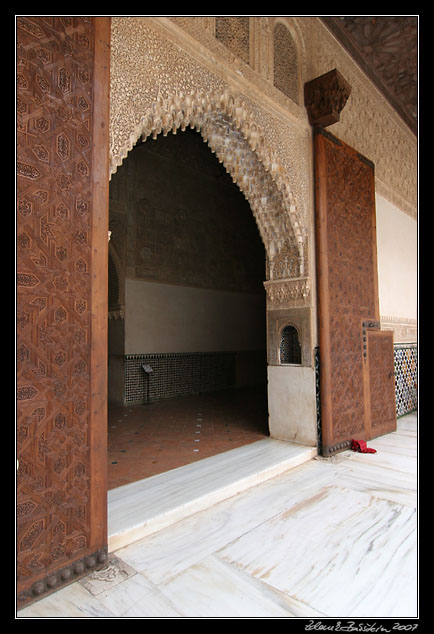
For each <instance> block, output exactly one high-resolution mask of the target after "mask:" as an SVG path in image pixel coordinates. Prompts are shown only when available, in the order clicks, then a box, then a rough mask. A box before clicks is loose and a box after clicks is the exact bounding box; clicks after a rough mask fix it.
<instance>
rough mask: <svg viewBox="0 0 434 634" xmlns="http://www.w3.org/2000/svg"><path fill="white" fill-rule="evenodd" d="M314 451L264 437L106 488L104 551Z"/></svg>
mask: <svg viewBox="0 0 434 634" xmlns="http://www.w3.org/2000/svg"><path fill="white" fill-rule="evenodd" d="M316 455H317V448H316V447H308V446H305V445H298V444H295V443H291V442H285V441H282V440H274V439H272V438H264V439H263V440H258V441H256V442H254V443H251V444H249V445H245V446H244V447H237V448H236V449H231V450H229V451H226V452H224V453H220V454H217V455H215V456H212V457H210V458H205V459H203V460H199V461H197V462H194V463H193V464H189V465H186V466H183V467H178V468H176V469H172V470H171V471H167V472H166V473H161V474H158V475H155V476H151V477H149V478H146V479H144V480H139V481H138V482H132V483H130V484H125V485H123V486H120V487H117V488H115V489H111V490H110V491H109V492H108V549H109V552H113V551H115V550H118V549H119V548H122V547H123V546H126V545H128V544H131V543H132V542H135V541H137V540H139V539H142V538H143V537H146V536H148V535H151V534H152V533H155V532H157V531H159V530H161V529H163V528H166V527H167V526H170V525H171V524H174V523H175V522H178V521H180V520H181V519H184V518H186V517H188V516H190V515H194V514H195V513H198V512H200V511H203V510H205V509H207V508H210V507H211V506H213V505H214V504H217V503H218V502H221V501H223V500H226V499H228V498H229V497H232V496H233V495H236V494H238V493H241V492H242V491H245V490H247V489H249V488H250V487H253V486H255V485H257V484H260V483H261V482H265V481H266V480H268V479H270V478H273V477H275V476H277V475H280V474H281V473H284V472H285V471H288V470H289V469H293V468H294V467H297V466H299V465H301V464H303V463H304V462H307V461H309V460H311V459H313V458H314V457H315V456H316Z"/></svg>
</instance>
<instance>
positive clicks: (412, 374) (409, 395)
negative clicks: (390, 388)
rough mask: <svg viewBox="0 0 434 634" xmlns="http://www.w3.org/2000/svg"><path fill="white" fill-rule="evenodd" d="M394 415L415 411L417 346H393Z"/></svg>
mask: <svg viewBox="0 0 434 634" xmlns="http://www.w3.org/2000/svg"><path fill="white" fill-rule="evenodd" d="M394 360H395V397H396V415H397V416H402V415H403V414H407V413H408V412H412V411H413V410H415V409H417V346H416V344H398V345H395V346H394Z"/></svg>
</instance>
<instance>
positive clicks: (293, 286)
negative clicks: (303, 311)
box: [264, 277, 312, 310]
mask: <svg viewBox="0 0 434 634" xmlns="http://www.w3.org/2000/svg"><path fill="white" fill-rule="evenodd" d="M264 286H265V290H266V293H267V310H279V309H282V308H295V307H302V306H310V305H311V298H312V296H311V279H310V278H309V277H298V278H290V279H283V280H269V281H267V282H264Z"/></svg>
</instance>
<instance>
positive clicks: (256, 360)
mask: <svg viewBox="0 0 434 634" xmlns="http://www.w3.org/2000/svg"><path fill="white" fill-rule="evenodd" d="M110 230H111V231H112V234H111V241H110V258H109V317H110V318H109V424H108V432H109V436H108V439H109V488H114V487H115V486H120V485H121V484H125V483H127V482H131V481H133V480H136V479H141V478H144V477H148V476H150V475H154V474H156V473H161V472H162V471H166V470H169V469H172V468H175V467H178V466H181V465H183V464H188V463H189V462H192V461H194V460H198V459H202V458H205V457H207V456H210V455H213V454H215V453H220V452H221V451H226V450H227V449H229V448H233V447H236V446H240V445H242V444H246V443H249V442H253V441H255V440H257V439H258V438H261V437H264V436H266V435H268V422H267V420H268V412H267V396H266V383H267V378H266V371H267V370H266V328H265V313H266V311H265V291H264V287H263V281H264V280H265V250H264V246H263V243H262V240H261V238H260V235H259V232H258V228H257V226H256V222H255V219H254V216H253V214H252V211H251V209H250V206H249V204H248V202H247V200H246V199H245V198H244V196H243V194H242V193H241V192H240V190H239V188H238V186H237V185H236V184H234V183H233V181H232V178H231V177H230V175H229V174H228V173H227V172H226V171H225V169H224V166H223V165H221V164H220V163H219V162H218V160H217V159H216V157H215V156H214V154H213V153H212V152H211V150H210V149H209V148H208V146H207V145H206V144H205V143H204V142H203V139H202V137H201V136H200V134H199V133H197V132H195V131H193V130H190V129H187V130H186V131H185V132H182V133H181V132H180V133H178V134H176V135H174V134H171V133H170V134H168V135H167V137H164V136H162V135H160V136H159V137H158V138H157V140H155V141H153V140H147V141H146V142H144V143H143V142H139V143H138V144H137V145H136V146H135V148H134V149H133V150H132V151H131V152H130V154H129V156H128V158H127V159H126V160H125V162H124V164H123V165H122V166H121V167H120V168H119V170H118V172H117V173H116V174H114V175H113V177H112V181H111V185H110ZM144 368H145V369H146V368H147V369H148V370H149V368H150V369H151V372H146V370H145V369H144Z"/></svg>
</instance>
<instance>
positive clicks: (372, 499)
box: [18, 417, 418, 621]
mask: <svg viewBox="0 0 434 634" xmlns="http://www.w3.org/2000/svg"><path fill="white" fill-rule="evenodd" d="M402 423H404V424H402ZM416 426H417V419H416V417H409V418H408V419H404V420H403V419H401V420H400V421H398V431H397V432H393V434H388V435H387V436H384V437H381V438H379V439H375V440H374V441H372V443H375V447H377V448H378V453H376V454H357V453H355V452H351V451H346V452H342V453H340V454H338V455H336V456H332V457H330V458H322V457H320V456H315V457H314V458H313V459H309V460H308V461H307V462H304V463H303V464H300V465H298V466H295V467H294V468H292V469H289V470H286V471H284V472H283V473H280V474H278V475H276V477H269V478H267V479H265V480H263V481H261V482H259V483H258V484H256V485H255V486H253V487H249V488H247V489H245V490H243V491H241V492H240V493H239V494H235V495H233V496H231V497H228V498H225V499H223V500H221V501H219V502H217V503H216V504H214V505H212V506H210V507H207V508H205V509H203V510H201V511H198V512H196V513H195V514H191V515H189V516H188V517H184V518H183V519H180V520H179V521H177V522H176V523H173V524H170V525H167V526H166V527H165V528H162V529H161V530H158V531H157V532H154V533H152V534H150V535H148V536H145V537H143V538H142V539H140V540H139V541H135V542H134V543H130V544H128V545H125V546H124V547H122V548H119V549H117V550H116V553H111V554H110V561H111V562H116V565H115V566H114V568H110V567H109V568H108V569H107V570H106V572H105V573H104V571H98V574H96V575H89V576H88V577H87V578H85V579H82V580H80V581H78V582H75V583H73V584H71V585H70V586H67V587H66V588H64V589H62V590H59V591H57V592H55V593H54V594H53V595H51V596H48V597H46V598H44V599H41V600H40V601H38V602H35V603H34V604H32V605H30V606H28V607H27V608H24V609H23V610H21V611H20V612H19V613H18V618H104V619H111V618H154V619H156V618H158V619H161V618H165V619H168V618H170V619H174V618H182V619H184V618H281V619H282V618H287V619H294V618H305V619H306V618H317V619H321V620H323V619H326V618H361V619H368V618H369V619H372V618H386V619H394V620H396V621H399V620H400V619H403V618H409V619H413V618H417V609H418V605H417V599H418V597H417V588H418V578H417V574H418V571H417V564H418V562H417V468H416V466H417V456H415V455H414V453H412V452H411V451H410V449H411V448H414V447H415V445H416V444H417V440H416V433H415V432H416V428H417V427H416ZM372 443H369V445H371V446H372ZM405 447H407V449H408V452H402V451H401V449H402V448H405ZM234 451H236V450H234ZM246 461H247V460H246ZM220 466H221V468H224V462H223V461H222V463H221V465H220ZM235 471H236V469H235ZM172 475H173V474H172ZM221 475H222V474H221V473H218V471H215V472H214V478H220V477H221ZM209 477H211V476H209ZM179 484H180V485H181V486H182V479H180V482H179ZM161 490H162V491H163V493H164V487H163V486H162V489H161ZM167 497H168V498H169V497H170V496H167Z"/></svg>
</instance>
